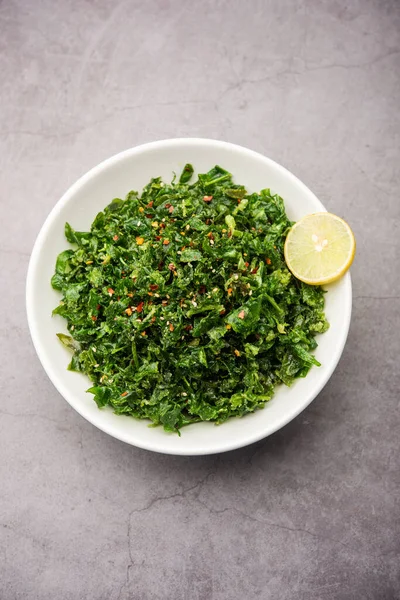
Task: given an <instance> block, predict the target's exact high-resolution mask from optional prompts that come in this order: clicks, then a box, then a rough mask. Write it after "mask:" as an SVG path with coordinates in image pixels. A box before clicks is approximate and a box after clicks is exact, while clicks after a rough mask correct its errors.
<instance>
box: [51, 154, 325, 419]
mask: <svg viewBox="0 0 400 600" xmlns="http://www.w3.org/2000/svg"><path fill="white" fill-rule="evenodd" d="M192 176H193V167H192V165H190V164H188V165H186V166H185V168H184V170H183V172H182V174H181V176H180V178H179V179H178V182H175V181H173V182H172V183H170V184H165V183H164V182H163V181H162V180H161V178H159V177H157V178H155V179H152V180H151V181H150V183H149V184H148V185H147V186H146V187H145V188H144V190H143V192H142V194H141V195H139V194H138V193H137V192H130V193H129V194H128V196H127V197H126V199H125V200H121V199H114V200H113V201H112V202H111V204H109V205H108V206H107V207H106V208H105V209H104V210H103V211H102V212H100V213H99V214H98V215H97V216H96V218H95V219H94V221H93V224H92V226H91V229H90V232H78V231H74V229H73V228H72V227H71V225H69V224H68V223H67V224H66V225H65V236H66V238H67V240H68V241H69V242H70V243H71V244H73V249H72V248H71V249H69V250H65V251H64V252H62V253H61V254H60V255H59V256H58V258H57V261H56V267H55V274H54V276H53V277H52V280H51V283H52V286H53V288H54V289H56V290H59V291H61V292H62V294H63V298H62V300H61V302H60V304H59V306H58V307H57V308H55V309H54V311H53V313H54V314H58V315H61V316H62V317H64V318H65V319H66V320H67V327H68V331H69V333H70V335H64V334H58V337H59V339H60V341H61V342H62V343H63V344H64V345H65V346H66V347H67V348H69V349H70V350H71V351H72V352H73V357H72V361H71V363H70V365H69V369H71V370H73V371H81V372H83V373H86V374H87V375H88V377H89V378H90V379H91V381H92V382H93V385H92V387H90V389H89V390H88V391H89V392H91V393H92V394H93V395H94V400H95V401H96V403H97V405H98V406H99V407H103V406H105V405H110V406H111V407H112V408H113V409H114V411H115V412H116V413H118V414H124V415H132V416H134V417H137V418H146V419H150V420H151V421H152V422H153V423H154V424H155V425H159V424H160V425H162V426H163V427H164V429H165V430H167V431H179V429H180V428H181V427H182V426H183V425H186V424H189V423H194V422H196V421H204V420H205V421H215V422H217V423H222V422H223V421H226V420H227V419H228V418H229V417H231V416H235V415H236V416H241V415H244V414H246V413H249V412H253V411H254V410H256V409H258V408H262V407H263V406H264V405H265V403H266V402H267V401H268V400H270V399H271V398H272V396H273V393H274V388H275V386H276V385H278V384H280V383H282V382H283V383H284V384H286V385H290V384H291V383H292V382H293V381H294V379H295V378H297V377H305V376H306V375H307V373H308V371H309V370H310V368H311V367H312V365H319V363H318V361H317V360H316V359H315V357H314V356H313V355H312V351H313V350H315V348H316V346H317V343H316V341H315V335H316V334H317V333H323V332H324V331H326V330H327V328H328V323H327V321H326V319H325V315H324V312H323V311H324V297H323V291H322V289H320V288H318V287H311V286H307V285H305V284H303V283H302V282H300V281H298V280H296V279H295V278H294V277H293V276H292V275H291V273H290V272H289V271H288V269H287V267H286V264H285V261H284V257H283V245H284V241H285V237H286V234H287V232H288V230H289V228H290V227H291V222H290V221H289V220H288V218H287V216H286V213H285V207H284V203H283V200H282V198H280V197H279V196H277V195H274V194H272V193H271V192H270V190H268V189H265V190H262V191H261V192H260V193H258V194H257V193H252V194H248V193H247V192H246V189H245V188H244V187H243V186H241V185H235V183H234V182H233V180H232V176H231V174H230V173H228V172H227V171H225V170H224V169H222V168H221V167H219V166H215V167H214V168H213V169H211V171H209V172H208V173H205V174H202V175H199V176H198V180H197V181H196V182H194V183H190V180H191V178H192Z"/></svg>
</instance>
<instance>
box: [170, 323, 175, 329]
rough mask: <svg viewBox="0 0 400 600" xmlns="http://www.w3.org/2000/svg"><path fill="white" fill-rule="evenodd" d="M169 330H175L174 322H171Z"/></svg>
mask: <svg viewBox="0 0 400 600" xmlns="http://www.w3.org/2000/svg"><path fill="white" fill-rule="evenodd" d="M169 330H170V331H173V330H174V326H173V325H172V323H170V326H169Z"/></svg>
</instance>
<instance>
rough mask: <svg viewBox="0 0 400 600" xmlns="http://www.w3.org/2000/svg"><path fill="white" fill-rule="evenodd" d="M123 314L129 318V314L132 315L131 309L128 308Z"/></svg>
mask: <svg viewBox="0 0 400 600" xmlns="http://www.w3.org/2000/svg"><path fill="white" fill-rule="evenodd" d="M125 312H126V314H127V315H128V317H130V316H131V314H132V309H131V307H130V306H128V308H127V309H126V310H125Z"/></svg>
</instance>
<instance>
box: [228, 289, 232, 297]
mask: <svg viewBox="0 0 400 600" xmlns="http://www.w3.org/2000/svg"><path fill="white" fill-rule="evenodd" d="M227 292H228V296H230V295H231V294H232V292H233V289H232V288H228V289H227Z"/></svg>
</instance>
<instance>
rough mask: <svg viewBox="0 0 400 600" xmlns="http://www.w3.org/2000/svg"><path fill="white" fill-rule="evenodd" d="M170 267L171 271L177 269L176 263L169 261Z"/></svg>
mask: <svg viewBox="0 0 400 600" xmlns="http://www.w3.org/2000/svg"><path fill="white" fill-rule="evenodd" d="M168 269H169V270H170V271H175V269H176V267H175V265H174V263H169V265H168Z"/></svg>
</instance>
